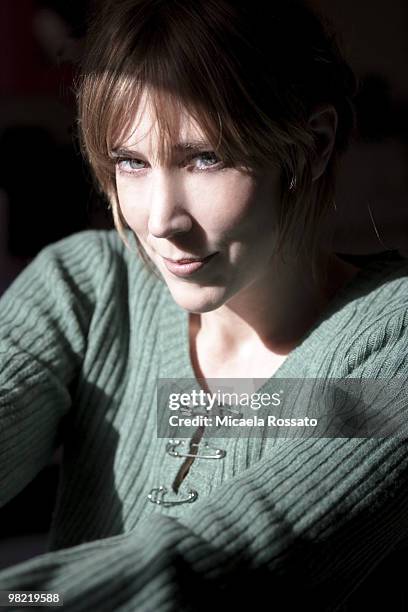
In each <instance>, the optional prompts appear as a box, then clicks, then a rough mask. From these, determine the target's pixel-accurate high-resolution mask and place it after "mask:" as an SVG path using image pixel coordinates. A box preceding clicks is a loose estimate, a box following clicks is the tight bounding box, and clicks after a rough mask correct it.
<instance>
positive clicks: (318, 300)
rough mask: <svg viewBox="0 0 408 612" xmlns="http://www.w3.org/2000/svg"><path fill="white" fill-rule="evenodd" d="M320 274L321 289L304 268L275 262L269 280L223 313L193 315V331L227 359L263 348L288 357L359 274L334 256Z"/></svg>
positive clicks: (228, 304)
mask: <svg viewBox="0 0 408 612" xmlns="http://www.w3.org/2000/svg"><path fill="white" fill-rule="evenodd" d="M319 269H320V270H321V279H322V283H320V285H319V286H316V284H314V283H313V282H312V276H311V272H310V270H309V271H307V270H306V268H305V266H304V265H302V264H301V263H299V262H293V261H291V262H288V261H287V262H285V263H283V262H282V261H279V263H277V262H275V263H274V264H273V266H272V267H271V269H270V270H269V271H268V273H267V276H266V277H265V276H263V277H260V278H257V279H256V280H255V281H254V282H253V283H251V284H250V285H248V286H247V287H245V288H244V289H242V290H241V291H240V292H239V293H238V294H236V295H234V296H233V297H232V298H231V299H230V300H229V301H228V302H226V303H225V304H224V305H223V306H221V307H220V308H218V309H216V310H214V311H211V312H208V313H203V314H192V315H190V317H191V319H190V320H191V323H192V325H193V329H194V330H195V332H196V333H199V334H200V335H201V337H204V338H206V340H207V341H208V342H209V343H210V345H212V346H216V347H217V348H218V350H221V351H223V353H224V354H227V353H229V354H236V353H237V352H239V351H240V350H242V349H243V348H244V347H248V346H250V345H259V346H260V347H262V348H264V349H267V350H269V351H272V352H273V353H276V354H277V355H286V354H288V353H289V352H290V351H291V350H292V349H293V348H294V347H295V346H297V344H299V342H300V340H301V339H302V338H303V336H304V335H305V334H306V333H307V331H308V330H309V329H310V328H311V327H312V326H313V324H314V323H315V321H316V320H317V318H318V317H319V316H320V315H321V314H322V312H323V311H324V310H325V309H326V308H327V306H328V304H329V303H330V302H331V300H332V299H333V297H334V296H335V295H336V293H337V292H338V291H339V290H340V289H341V287H342V286H343V285H344V284H345V283H346V282H348V281H349V280H350V279H351V278H352V277H353V276H354V275H355V274H356V273H357V272H358V268H356V267H355V266H353V265H351V264H348V263H346V262H344V261H342V260H341V259H339V258H338V257H337V256H335V255H334V254H330V255H322V258H321V260H320V262H319ZM326 270H327V281H326V282H324V278H325V271H326Z"/></svg>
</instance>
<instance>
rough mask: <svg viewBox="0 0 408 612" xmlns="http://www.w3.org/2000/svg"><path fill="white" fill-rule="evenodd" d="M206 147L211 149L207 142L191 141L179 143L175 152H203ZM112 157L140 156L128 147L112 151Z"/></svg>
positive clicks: (175, 146) (175, 147) (174, 148)
mask: <svg viewBox="0 0 408 612" xmlns="http://www.w3.org/2000/svg"><path fill="white" fill-rule="evenodd" d="M204 147H207V148H208V147H211V145H210V143H209V142H207V141H206V140H191V141H189V142H178V143H177V144H175V145H174V146H173V150H175V151H176V152H180V151H202V150H203V148H204ZM111 155H112V156H113V157H132V156H133V155H140V153H138V152H137V151H135V150H133V149H127V148H126V147H118V148H116V149H112V151H111Z"/></svg>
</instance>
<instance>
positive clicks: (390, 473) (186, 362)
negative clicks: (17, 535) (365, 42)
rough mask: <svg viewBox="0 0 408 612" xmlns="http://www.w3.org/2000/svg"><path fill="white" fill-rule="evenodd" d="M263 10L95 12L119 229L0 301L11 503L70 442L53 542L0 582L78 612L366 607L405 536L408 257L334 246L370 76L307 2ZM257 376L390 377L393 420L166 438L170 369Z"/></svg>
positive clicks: (5, 495)
mask: <svg viewBox="0 0 408 612" xmlns="http://www.w3.org/2000/svg"><path fill="white" fill-rule="evenodd" d="M263 10H264V9H261V5H259V6H258V3H257V2H251V4H250V6H247V3H246V2H243V1H238V2H232V1H229V0H217V1H215V0H214V1H213V0H205V1H204V0H195V1H194V2H190V1H189V0H178V1H171V2H169V1H166V2H161V1H154V0H121V1H119V2H113V3H109V4H107V3H105V5H103V7H101V10H100V13H99V15H98V16H95V18H94V20H93V23H92V27H91V31H90V35H89V44H88V50H87V53H86V56H85V63H84V66H83V69H82V77H81V79H80V80H79V82H78V99H79V126H80V132H81V137H82V144H83V150H84V153H85V155H86V157H87V158H88V160H89V162H90V164H91V167H92V169H93V171H94V174H95V177H96V180H97V184H98V186H99V188H100V189H101V191H102V192H103V193H105V194H106V195H107V197H108V199H109V202H110V206H111V208H112V213H113V217H114V220H115V224H116V228H117V230H118V232H117V233H116V232H103V231H99V232H98V231H89V232H83V233H80V234H75V235H73V236H71V237H69V238H68V239H65V240H63V241H60V242H58V243H56V244H53V245H51V246H49V247H47V248H46V249H44V250H43V251H42V253H41V254H40V255H39V256H38V257H37V259H36V260H35V261H34V262H33V263H32V264H31V265H30V266H29V267H28V268H27V269H26V270H25V271H24V272H23V273H22V274H21V275H20V277H19V278H18V279H17V280H16V281H15V282H14V284H13V286H12V287H11V288H10V289H9V291H8V292H7V293H6V295H5V296H4V297H3V299H2V302H1V306H2V308H1V318H0V329H1V333H0V338H1V345H0V346H1V354H2V355H3V356H5V357H4V359H3V364H2V365H3V367H2V369H1V374H0V377H1V378H0V380H1V390H2V393H1V395H0V419H1V421H0V422H1V424H2V427H1V449H2V453H3V454H2V457H3V460H2V462H1V466H0V470H1V472H0V474H1V482H2V503H5V502H6V501H8V500H9V499H11V498H12V497H13V495H15V494H16V493H17V492H18V491H19V490H20V489H21V488H22V487H23V486H24V485H25V484H26V483H27V482H28V481H29V480H30V479H32V478H33V477H34V476H35V474H36V473H37V472H38V471H39V470H40V469H41V468H42V467H43V466H44V465H45V464H46V462H47V461H48V460H49V458H50V456H51V454H52V452H53V450H54V449H55V448H56V446H57V445H58V444H59V443H60V442H62V443H63V445H64V456H63V468H62V476H61V482H60V488H59V493H58V500H57V507H56V509H55V512H54V517H53V524H52V530H51V536H50V542H49V550H50V552H49V553H47V554H45V555H42V556H40V557H38V558H36V559H33V560H31V561H28V562H25V563H22V564H19V565H17V566H15V567H12V568H10V569H8V570H5V571H3V572H1V573H0V588H1V589H2V590H12V589H15V590H17V589H19V590H27V591H29V590H43V591H49V592H52V593H60V595H61V596H63V597H64V606H65V608H68V609H72V610H80V609H86V610H93V609H95V610H101V609H106V610H116V609H121V610H122V609H123V610H125V609H126V610H155V611H157V610H201V609H206V610H208V609H209V607H212V608H215V609H221V608H224V607H225V606H234V605H235V606H239V607H242V605H244V604H245V605H247V604H248V603H249V602H252V603H253V600H254V598H256V597H265V598H268V601H271V606H274V605H276V604H275V602H276V599H277V598H280V599H282V602H283V603H282V604H281V605H284V606H285V607H287V606H291V605H299V604H310V605H311V606H313V607H314V609H317V610H335V609H336V610H337V609H341V606H343V608H342V609H351V608H347V607H346V606H347V605H348V604H347V601H352V599H351V598H350V595H351V593H352V592H353V591H355V590H356V588H357V587H358V586H359V585H361V583H364V584H365V585H367V584H368V580H369V578H367V577H369V576H370V575H371V576H372V575H374V574H373V571H374V569H375V568H376V567H377V566H378V565H379V563H380V562H383V561H384V560H385V561H387V559H390V558H391V557H390V553H391V551H392V550H393V549H394V548H396V547H397V546H398V545H400V544H401V541H402V539H403V537H404V535H405V532H406V530H407V528H408V522H407V519H406V514H407V513H406V510H407V493H406V490H407V489H406V485H407V481H408V475H407V467H408V451H407V449H406V448H407V447H406V439H405V428H404V415H405V404H406V402H405V401H404V394H403V393H402V395H401V394H400V395H399V396H398V398H397V397H396V395H395V393H392V391H391V379H393V378H394V377H397V376H398V377H400V378H402V383H405V380H406V379H407V377H408V358H407V357H406V342H407V307H406V297H405V296H406V294H407V278H406V277H407V264H406V263H400V262H399V263H395V262H390V261H388V262H380V263H379V262H374V263H372V264H370V265H369V266H368V267H367V268H364V269H358V268H356V267H355V266H352V265H350V264H347V263H345V262H344V261H343V260H341V259H339V258H338V257H337V256H336V255H335V254H334V253H333V252H332V249H331V247H330V244H331V235H332V234H331V232H332V230H331V228H330V227H328V225H327V223H325V218H326V213H327V211H328V209H329V208H330V207H331V206H333V205H334V202H333V194H334V186H335V170H336V161H337V159H338V156H339V155H340V154H341V152H342V151H344V150H345V147H346V144H347V141H348V138H349V135H350V132H351V130H352V127H353V108H352V101H351V99H352V95H353V92H354V88H355V83H354V79H353V75H352V73H351V71H350V69H349V68H348V67H347V65H346V64H345V62H344V61H343V59H342V58H341V55H340V53H339V51H338V50H337V48H336V46H335V43H334V42H333V39H332V37H331V36H329V35H327V34H326V33H325V31H324V29H323V27H322V26H321V24H320V22H319V21H318V19H317V18H316V17H315V16H314V15H313V14H312V13H311V12H310V11H309V10H308V9H306V8H305V7H304V6H303V4H301V3H297V2H289V1H288V0H275V1H274V2H273V3H270V12H269V13H268V15H267V16H266V15H264V13H263ZM266 17H267V19H266ZM136 247H137V248H136ZM186 259H194V260H198V261H194V262H191V261H190V262H189V263H188V262H187V263H186V262H185V260H186ZM246 378H248V379H256V380H255V386H254V389H253V390H254V392H255V391H259V390H262V391H264V392H266V391H272V389H273V386H274V383H276V379H278V378H279V379H280V380H284V379H301V380H306V379H318V378H319V379H324V380H326V379H327V380H328V379H331V378H339V379H342V380H344V381H345V382H346V383H350V385H351V382H352V381H353V380H354V379H358V380H360V379H367V378H368V379H384V378H386V379H387V380H389V381H390V387H388V389H389V393H388V394H386V397H385V399H384V398H383V401H382V404H381V410H382V412H381V416H383V415H387V418H388V415H389V414H391V413H392V414H393V415H395V414H396V415H397V420H398V422H399V424H400V428H399V431H398V434H399V435H398V436H396V435H387V434H388V430H387V434H384V431H383V430H382V431H380V433H381V434H382V436H380V437H375V436H373V435H369V436H367V435H364V434H362V433H361V432H362V430H361V429H358V428H355V429H354V430H353V434H344V433H341V432H340V433H339V430H338V428H337V429H336V430H335V431H337V435H336V436H334V435H333V430H330V431H329V432H328V433H327V432H326V435H320V436H319V435H313V434H312V435H311V436H310V435H307V436H304V435H303V431H300V434H299V435H298V436H297V437H296V436H295V438H294V439H290V437H291V435H292V434H289V433H288V437H285V436H282V435H281V436H280V437H279V436H276V435H275V436H273V435H272V434H271V431H269V430H268V428H266V429H265V428H263V429H262V431H261V432H260V434H259V435H257V436H247V437H246V436H244V435H242V434H241V435H240V434H239V433H237V431H238V430H237V429H235V430H234V431H232V432H231V431H225V430H224V437H222V438H221V439H219V438H217V437H216V434H215V432H214V436H213V439H212V437H211V435H210V436H208V435H207V436H206V433H207V434H208V432H206V425H205V424H204V425H203V424H202V423H200V425H198V426H197V427H195V429H194V430H193V432H192V434H191V436H188V437H185V436H179V438H176V439H165V438H164V437H163V435H162V434H161V429H160V427H159V436H160V435H161V437H159V436H158V435H157V434H158V431H157V425H159V426H160V425H161V424H162V422H164V421H166V420H168V413H167V412H165V410H164V408H162V406H161V404H160V402H159V406H158V412H157V414H156V393H157V391H158V389H159V388H160V381H162V380H166V381H169V379H170V387H171V388H172V389H173V386H172V385H173V383H174V385H176V386H177V385H178V384H179V381H180V385H181V386H182V388H183V389H184V388H185V387H184V384H185V383H184V382H183V381H185V379H187V380H189V381H192V385H191V388H190V390H191V389H192V388H193V387H194V388H195V389H196V390H199V388H201V389H202V390H206V391H208V392H210V391H213V390H214V389H215V382H216V381H214V379H227V381H229V382H231V380H233V379H237V380H241V379H246ZM258 379H266V382H263V383H259V381H258ZM198 380H199V381H200V385H201V386H200V385H198V386H197V382H198ZM371 382H372V386H373V387H375V384H374V381H371ZM282 384H283V383H282ZM402 388H404V386H403V384H402ZM342 397H343V399H344V397H345V396H344V395H343V396H342ZM346 399H347V397H346ZM397 399H398V402H397ZM346 404H347V409H349V410H350V411H351V413H352V415H354V409H356V410H360V408H361V406H360V405H358V406H357V407H356V406H355V405H354V404H352V403H351V400H350V399H348V400H347V402H346ZM295 408H296V410H297V412H299V413H301V412H302V411H303V412H304V413H306V412H307V410H306V409H307V408H308V404H307V401H306V398H302V397H299V398H298V401H297V404H296V407H295ZM323 408H324V410H325V411H326V413H327V414H328V415H329V417H331V416H332V412H331V411H330V406H329V404H328V403H327V404H326V405H325V406H324V407H323ZM226 410H228V406H227V407H226ZM324 410H323V412H324ZM322 414H323V413H322ZM327 414H323V416H327ZM156 417H157V418H156ZM165 431H166V432H167V429H166V430H165ZM211 432H213V430H211ZM359 433H360V434H361V435H360V436H358V434H359ZM393 433H395V431H394V430H393ZM168 437H169V436H168ZM364 580H365V582H364ZM364 584H363V586H362V587H361V588H363V589H364ZM370 588H371V587H370ZM360 593H361V589H360ZM363 593H365V591H363ZM378 595H379V594H378V592H377V594H376V597H378ZM54 602H55V600H54ZM350 605H351V604H350Z"/></svg>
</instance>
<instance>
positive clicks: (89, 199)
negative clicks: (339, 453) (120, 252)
mask: <svg viewBox="0 0 408 612" xmlns="http://www.w3.org/2000/svg"><path fill="white" fill-rule="evenodd" d="M96 1H97V0H88V2H87V1H85V0H83V1H74V0H72V1H69V0H67V1H62V0H61V1H58V0H1V2H0V44H1V53H0V295H1V293H2V292H4V291H5V290H6V288H7V287H8V286H9V284H10V283H11V282H12V280H13V279H14V278H15V277H16V276H17V274H18V273H19V272H20V271H21V270H22V269H23V267H24V266H25V265H27V263H28V262H29V261H31V259H32V258H33V257H34V256H35V255H36V254H37V253H38V252H39V250H41V248H43V247H44V246H45V245H47V244H49V243H51V242H54V241H56V240H58V239H60V238H62V237H64V236H68V235H69V234H72V233H73V232H76V231H80V230H82V229H87V228H108V227H113V224H112V221H111V218H110V215H109V213H108V212H107V206H106V202H104V201H103V200H101V198H100V197H99V196H98V195H97V194H96V193H95V191H94V189H93V187H92V182H91V179H90V175H89V171H88V169H87V168H86V166H85V165H84V164H83V162H82V159H81V156H80V153H79V150H78V145H77V141H76V137H75V133H76V132H75V98H74V93H73V78H74V75H75V71H76V65H77V61H78V59H79V58H80V56H81V50H82V44H83V42H82V41H83V37H84V34H85V30H86V28H85V13H86V10H87V8H88V5H89V2H96ZM98 1H99V0H98ZM311 4H312V5H314V6H316V7H317V8H319V9H320V10H321V11H322V12H323V13H324V14H325V15H327V17H328V18H330V19H331V20H332V21H333V23H334V25H335V27H336V29H337V31H338V32H339V34H340V37H341V39H342V41H343V48H344V51H345V54H346V57H347V58H348V60H349V61H350V63H351V65H352V66H353V68H354V69H355V71H356V73H357V75H358V76H359V77H360V79H361V84H360V92H359V95H358V98H357V109H358V127H359V131H358V134H357V135H356V138H355V141H354V143H353V145H352V146H351V148H350V151H349V153H347V155H346V156H345V158H344V161H343V164H342V167H341V171H340V176H339V185H338V190H337V191H338V193H337V198H336V205H337V209H338V214H337V217H336V220H335V221H336V223H337V227H338V230H337V244H338V249H337V252H338V253H339V254H341V255H342V256H343V257H344V258H345V259H347V260H349V261H352V262H355V263H356V264H357V265H359V264H362V263H364V262H365V261H367V260H370V259H371V258H374V257H384V258H395V259H398V258H401V257H403V256H407V257H408V212H407V210H408V206H407V195H408V70H407V58H408V37H407V30H408V2H407V1H406V0H357V1H356V0H354V1H352V0H313V1H312V2H311ZM60 455H61V449H59V450H58V451H57V452H56V454H55V456H54V458H53V461H52V462H51V463H50V465H49V466H47V467H46V468H45V469H44V470H42V472H41V473H40V474H39V475H38V476H37V477H36V479H35V480H34V481H33V482H32V483H31V484H30V485H29V486H28V487H26V488H25V490H24V491H22V492H21V493H20V494H19V495H18V496H17V497H16V498H15V499H13V500H12V501H10V502H9V503H8V504H7V505H6V506H5V507H3V508H2V509H1V510H0V569H1V568H3V567H6V566H7V565H13V564H15V563H17V562H18V561H21V560H23V559H26V558H29V557H30V556H33V555H35V554H38V553H40V552H42V551H44V550H45V546H46V535H47V532H48V528H49V524H50V520H51V514H52V508H53V504H54V500H55V492H56V486H57V481H58V470H59V461H60Z"/></svg>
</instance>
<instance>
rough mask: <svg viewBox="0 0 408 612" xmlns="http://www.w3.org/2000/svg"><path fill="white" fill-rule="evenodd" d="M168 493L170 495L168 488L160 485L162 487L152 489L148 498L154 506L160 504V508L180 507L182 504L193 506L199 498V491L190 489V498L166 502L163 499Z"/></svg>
mask: <svg viewBox="0 0 408 612" xmlns="http://www.w3.org/2000/svg"><path fill="white" fill-rule="evenodd" d="M166 493H168V489H167V487H164V486H163V485H160V487H157V488H155V489H152V490H151V491H150V493H149V494H148V496H147V497H148V499H149V500H150V501H151V502H152V503H153V504H158V505H159V506H178V505H180V504H191V503H192V502H194V501H195V500H196V499H197V497H198V493H197V491H196V490H195V489H190V490H189V492H188V497H186V498H185V499H179V500H172V501H164V499H163V498H164V496H165V495H166Z"/></svg>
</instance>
